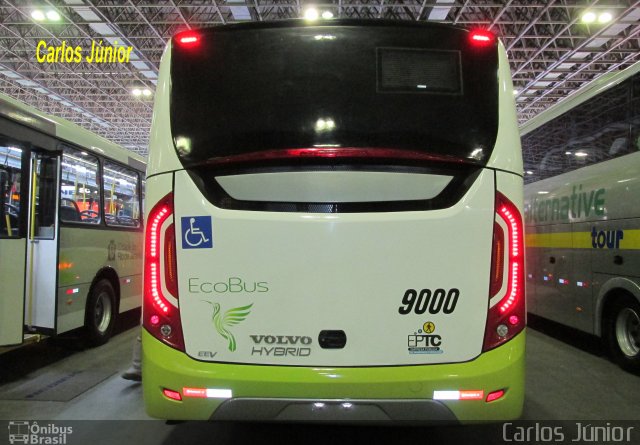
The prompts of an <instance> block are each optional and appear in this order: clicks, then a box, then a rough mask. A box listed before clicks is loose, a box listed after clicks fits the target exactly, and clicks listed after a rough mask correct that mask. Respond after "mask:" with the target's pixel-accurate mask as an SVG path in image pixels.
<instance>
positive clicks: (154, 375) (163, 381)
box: [142, 331, 525, 422]
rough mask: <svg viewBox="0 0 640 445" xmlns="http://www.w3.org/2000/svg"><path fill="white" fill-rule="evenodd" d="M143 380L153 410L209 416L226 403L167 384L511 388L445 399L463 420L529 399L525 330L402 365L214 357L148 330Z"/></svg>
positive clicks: (253, 390) (410, 391) (342, 393)
mask: <svg viewBox="0 0 640 445" xmlns="http://www.w3.org/2000/svg"><path fill="white" fill-rule="evenodd" d="M142 345H143V367H142V369H143V386H144V399H145V406H146V409H147V412H148V414H149V415H151V416H153V417H159V418H165V419H209V417H210V416H211V414H212V413H213V412H214V411H215V409H216V408H217V407H218V406H219V405H220V404H221V403H222V402H223V400H221V399H212V398H208V399H206V398H184V399H183V400H182V401H181V402H177V401H174V400H169V399H167V398H166V397H164V396H163V395H162V389H163V388H167V389H171V390H174V391H180V392H182V388H184V387H192V388H216V389H230V390H232V391H233V397H234V398H243V397H252V398H260V397H265V398H301V399H353V400H358V399H411V400H415V399H431V398H432V397H433V391H434V390H483V391H484V392H485V395H486V394H488V393H490V392H492V391H496V390H499V389H506V395H505V396H504V397H503V398H502V399H500V400H498V401H495V402H491V403H486V402H485V401H484V400H480V401H475V400H460V401H443V402H442V403H443V404H445V405H446V406H448V407H449V409H451V411H452V412H453V413H454V414H455V415H456V417H457V418H458V419H460V421H462V422H469V421H482V420H495V421H499V420H506V419H514V418H517V417H519V416H520V414H521V412H522V404H523V398H524V350H525V333H524V332H523V333H521V334H519V335H517V336H516V337H515V338H514V339H512V340H511V341H509V342H508V343H506V344H505V345H503V346H501V347H499V348H496V349H494V350H492V351H489V352H487V353H484V354H481V355H480V356H479V357H477V358H476V359H475V360H472V361H470V362H465V363H454V364H443V365H420V366H395V367H363V368H306V367H295V366H260V365H234V364H219V363H207V362H201V361H197V360H194V359H192V358H190V357H188V356H187V355H186V354H184V353H181V352H179V351H176V350H174V349H171V348H169V347H168V346H166V345H164V344H162V343H161V342H159V341H158V340H156V339H154V338H153V337H152V336H151V335H150V334H148V333H147V332H146V331H143V337H142Z"/></svg>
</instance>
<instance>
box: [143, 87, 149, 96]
mask: <svg viewBox="0 0 640 445" xmlns="http://www.w3.org/2000/svg"><path fill="white" fill-rule="evenodd" d="M142 95H143V96H145V97H149V96H151V90H150V89H149V88H145V89H144V90H142Z"/></svg>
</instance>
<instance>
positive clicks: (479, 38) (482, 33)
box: [469, 29, 496, 46]
mask: <svg viewBox="0 0 640 445" xmlns="http://www.w3.org/2000/svg"><path fill="white" fill-rule="evenodd" d="M495 39H496V36H495V35H494V34H493V33H492V32H490V31H487V30H486V29H474V30H473V31H471V32H470V33H469V40H471V43H472V44H474V45H476V46H485V45H490V44H492V43H493V42H494V40H495Z"/></svg>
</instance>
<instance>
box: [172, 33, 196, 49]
mask: <svg viewBox="0 0 640 445" xmlns="http://www.w3.org/2000/svg"><path fill="white" fill-rule="evenodd" d="M176 40H177V42H178V43H179V44H180V46H183V47H193V46H197V45H198V43H199V42H200V34H198V33H196V32H193V31H187V32H183V33H182V34H178V35H177V36H176Z"/></svg>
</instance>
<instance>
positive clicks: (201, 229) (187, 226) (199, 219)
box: [181, 216, 213, 249]
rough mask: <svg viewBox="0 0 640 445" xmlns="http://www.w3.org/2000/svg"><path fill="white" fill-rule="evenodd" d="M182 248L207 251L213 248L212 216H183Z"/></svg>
mask: <svg viewBox="0 0 640 445" xmlns="http://www.w3.org/2000/svg"><path fill="white" fill-rule="evenodd" d="M181 222H182V248H183V249H205V248H211V247H213V233H212V232H213V231H212V230H211V217H210V216H183V217H182V219H181Z"/></svg>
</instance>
